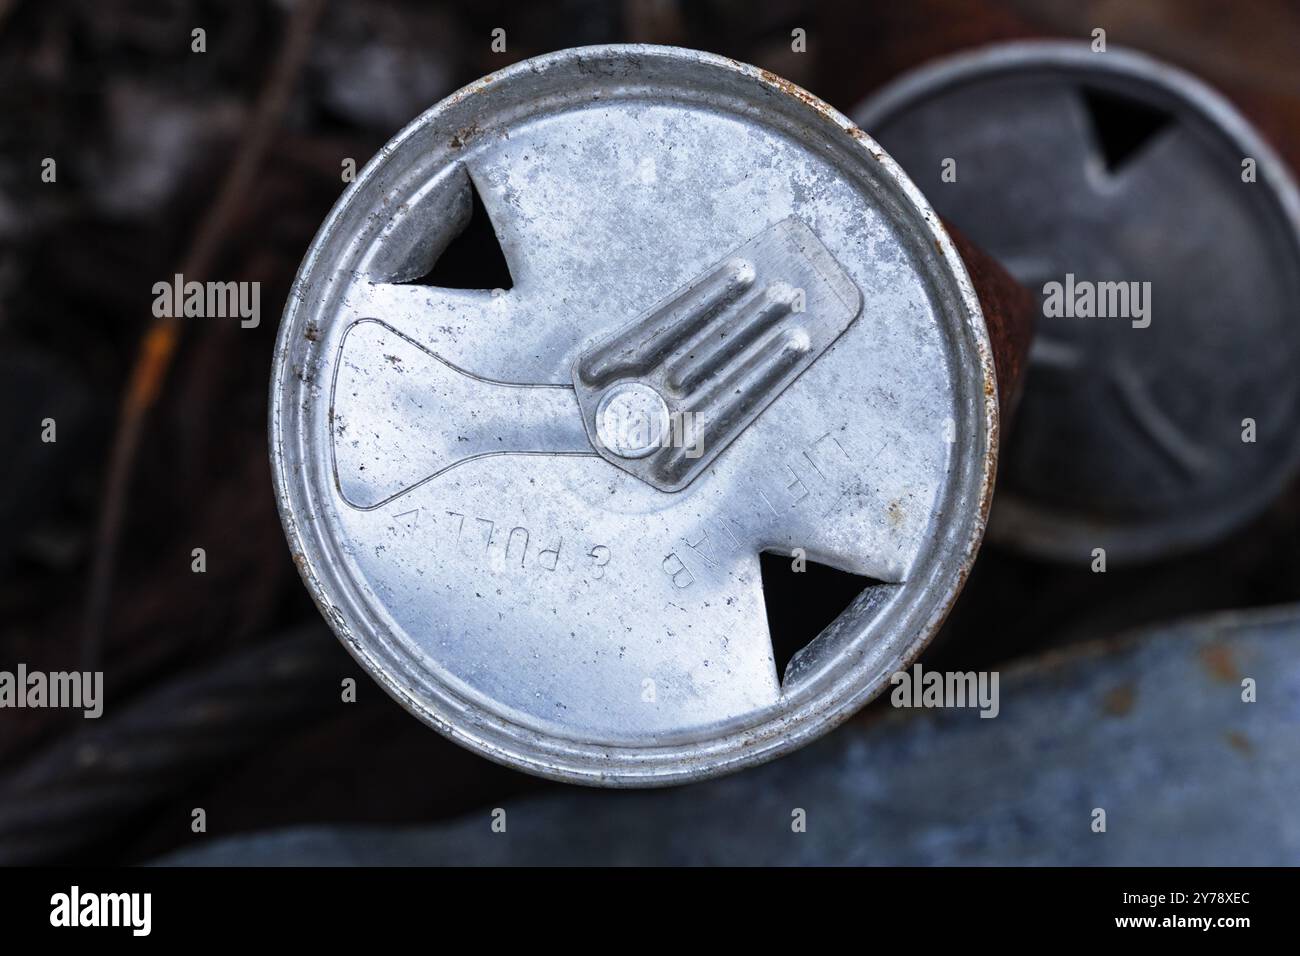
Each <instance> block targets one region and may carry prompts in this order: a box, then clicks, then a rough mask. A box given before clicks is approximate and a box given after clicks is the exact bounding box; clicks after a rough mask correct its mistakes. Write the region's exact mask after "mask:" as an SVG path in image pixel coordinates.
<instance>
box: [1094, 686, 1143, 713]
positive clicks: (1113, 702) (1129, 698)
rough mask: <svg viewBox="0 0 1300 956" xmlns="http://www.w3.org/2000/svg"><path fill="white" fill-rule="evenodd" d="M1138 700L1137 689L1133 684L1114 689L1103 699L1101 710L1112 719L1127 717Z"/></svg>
mask: <svg viewBox="0 0 1300 956" xmlns="http://www.w3.org/2000/svg"><path fill="white" fill-rule="evenodd" d="M1136 700H1137V689H1136V688H1135V687H1134V686H1133V684H1132V683H1125V684H1120V685H1119V686H1118V687H1112V688H1111V689H1110V690H1108V691H1107V692H1106V696H1105V697H1103V698H1102V699H1101V709H1102V710H1104V711H1105V712H1106V713H1107V714H1109V715H1110V716H1112V717H1126V716H1128V714H1129V713H1130V712H1131V711H1132V710H1133V703H1134V701H1136Z"/></svg>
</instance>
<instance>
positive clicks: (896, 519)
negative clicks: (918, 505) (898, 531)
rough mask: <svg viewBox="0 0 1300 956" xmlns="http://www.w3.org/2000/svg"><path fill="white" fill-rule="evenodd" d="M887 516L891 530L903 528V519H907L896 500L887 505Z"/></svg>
mask: <svg viewBox="0 0 1300 956" xmlns="http://www.w3.org/2000/svg"><path fill="white" fill-rule="evenodd" d="M887 514H888V517H889V524H890V526H891V527H893V528H901V527H902V526H903V519H904V518H906V517H907V515H906V514H905V513H904V512H903V504H902V502H901V501H899V500H898V499H897V498H895V499H894V500H893V501H891V502H890V503H889V508H888V509H887Z"/></svg>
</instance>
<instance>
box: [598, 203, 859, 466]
mask: <svg viewBox="0 0 1300 956" xmlns="http://www.w3.org/2000/svg"><path fill="white" fill-rule="evenodd" d="M861 309H862V293H861V292H860V291H859V290H858V287H857V286H856V285H855V284H854V283H853V280H852V279H851V278H849V276H848V274H847V273H846V272H845V271H844V270H843V269H842V268H841V267H840V265H839V263H838V262H836V261H835V258H834V256H832V255H831V252H830V250H829V249H827V248H826V246H825V245H824V244H823V243H822V241H821V240H820V239H819V238H817V235H816V233H814V232H813V231H812V229H810V228H809V227H808V226H807V225H806V224H805V223H804V222H803V221H802V220H800V219H798V218H795V217H793V216H792V217H790V218H788V219H785V220H782V221H781V222H778V223H776V224H775V225H773V226H769V227H768V228H767V229H764V230H763V231H762V232H761V233H759V234H758V235H757V236H755V237H754V238H753V239H751V240H750V241H749V242H747V243H745V245H743V246H741V247H740V248H739V249H737V250H735V251H734V252H733V253H732V254H731V255H729V256H727V257H726V258H725V259H723V260H722V261H721V262H719V263H718V264H717V265H715V266H713V267H712V268H710V269H708V270H706V271H705V272H704V273H702V274H701V275H699V276H697V277H696V278H695V279H693V280H692V281H691V282H690V283H688V284H687V285H686V286H685V287H684V288H683V289H681V290H679V291H678V292H676V293H674V294H673V295H671V296H669V297H668V298H667V299H665V300H664V301H663V302H661V303H659V304H658V305H656V306H654V307H653V308H651V309H650V310H649V311H647V312H645V313H643V314H642V315H641V316H639V317H638V318H636V319H634V320H633V321H632V322H630V323H628V324H627V325H625V326H623V328H621V329H619V330H618V331H617V332H615V333H613V334H612V335H610V336H607V337H606V338H603V339H600V340H597V341H596V342H594V343H593V344H591V345H589V346H588V347H587V348H586V349H584V351H583V353H582V356H581V357H580V358H579V359H578V361H577V362H576V363H575V365H574V370H573V383H574V389H575V391H576V393H577V398H578V405H579V407H580V408H581V409H582V418H583V424H584V425H585V426H586V429H587V434H588V437H589V438H590V439H591V444H592V445H593V447H595V449H596V451H597V452H599V453H600V455H601V456H602V457H603V458H605V460H606V461H608V462H610V463H611V464H614V465H616V466H618V467H619V468H621V469H623V470H624V471H627V472H629V473H631V474H633V475H635V476H636V477H638V478H640V479H642V480H643V481H646V482H648V483H649V484H651V485H653V486H654V487H656V488H658V489H659V490H660V491H680V490H681V489H682V488H685V487H686V486H687V485H689V484H690V483H691V482H692V481H694V480H695V479H696V478H697V477H699V475H700V473H701V472H702V471H703V470H704V469H705V467H707V466H708V464H709V463H710V462H711V461H712V460H713V459H714V458H716V457H717V456H718V455H719V454H721V452H722V450H723V449H725V448H726V447H727V446H728V445H730V444H731V443H732V442H733V441H734V440H735V439H736V438H737V437H738V436H739V435H740V433H741V432H743V431H744V430H745V429H746V428H747V427H748V426H749V424H750V423H751V422H753V421H754V420H755V419H756V418H757V417H758V416H759V415H760V414H762V412H763V410H764V409H765V408H767V406H768V405H770V404H771V403H772V402H773V401H775V400H776V398H777V397H778V396H779V395H780V394H781V393H782V392H783V391H785V389H786V388H787V387H789V385H790V384H791V383H792V382H793V381H794V380H795V379H796V378H798V377H799V376H800V375H802V374H803V373H804V372H805V371H806V370H807V369H808V367H809V366H810V365H812V363H813V362H815V361H816V360H817V359H818V357H819V356H820V355H821V354H822V353H823V352H825V351H826V349H827V348H829V347H830V345H831V343H832V342H834V341H835V340H836V339H837V338H839V336H840V335H841V334H842V333H843V332H844V330H845V329H847V328H848V327H849V325H850V324H852V322H853V320H854V319H855V318H857V315H858V313H859V311H861Z"/></svg>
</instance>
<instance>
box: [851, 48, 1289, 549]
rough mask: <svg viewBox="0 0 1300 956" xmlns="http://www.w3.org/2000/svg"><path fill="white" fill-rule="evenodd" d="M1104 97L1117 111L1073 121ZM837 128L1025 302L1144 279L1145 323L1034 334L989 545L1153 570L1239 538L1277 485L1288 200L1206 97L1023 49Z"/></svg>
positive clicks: (1275, 164) (1187, 80)
mask: <svg viewBox="0 0 1300 956" xmlns="http://www.w3.org/2000/svg"><path fill="white" fill-rule="evenodd" d="M1099 94H1101V95H1105V96H1109V97H1122V99H1121V100H1119V101H1116V102H1117V105H1114V106H1106V105H1101V106H1095V105H1093V106H1090V105H1089V98H1090V97H1092V98H1093V102H1094V103H1095V102H1096V97H1097V96H1098V95H1099ZM1139 108H1140V109H1141V110H1143V111H1146V112H1147V115H1148V118H1147V119H1139V120H1137V121H1136V123H1137V124H1138V126H1137V129H1138V130H1139V131H1140V132H1143V133H1145V134H1146V136H1145V138H1137V137H1135V141H1134V143H1133V149H1132V152H1131V153H1128V154H1127V155H1123V156H1122V157H1121V156H1119V155H1118V154H1112V157H1111V158H1108V155H1107V153H1106V150H1105V149H1104V147H1103V139H1104V136H1103V135H1102V134H1101V133H1099V126H1102V125H1107V124H1108V125H1111V126H1116V125H1120V124H1121V123H1123V122H1126V121H1125V120H1123V119H1122V118H1121V119H1115V118H1114V117H1115V116H1116V113H1115V112H1114V111H1115V110H1124V111H1132V110H1134V109H1139ZM1107 110H1110V111H1111V112H1110V113H1109V114H1108V113H1107ZM1120 115H1121V116H1122V115H1123V114H1120ZM1108 116H1109V118H1108ZM854 117H855V118H856V119H857V120H858V122H859V123H861V124H862V126H863V128H864V129H866V130H867V131H868V132H870V133H871V134H872V135H873V136H876V137H877V138H878V139H879V140H880V142H881V143H882V144H883V145H884V146H885V148H886V149H888V150H889V151H890V153H891V154H892V155H893V156H895V158H897V159H898V161H899V162H900V163H901V164H902V165H903V167H904V168H905V169H907V170H908V172H909V173H910V174H911V175H912V176H913V177H915V179H916V181H917V182H918V183H919V184H920V185H921V186H922V188H923V189H924V190H925V191H926V195H927V196H928V198H929V199H930V200H931V201H932V202H933V203H934V205H935V208H936V209H937V210H938V211H939V213H940V214H941V215H943V216H944V217H945V219H948V220H950V221H952V222H953V223H954V224H955V225H956V226H957V227H958V228H960V229H961V230H963V231H964V232H965V233H967V234H968V235H969V236H970V237H971V239H972V240H974V241H975V242H976V243H977V244H979V245H980V246H981V247H982V248H983V249H984V250H985V251H987V252H988V253H990V254H991V255H993V256H994V257H995V258H997V259H998V260H999V261H1001V262H1002V264H1003V265H1004V266H1006V268H1007V269H1008V271H1010V272H1011V273H1012V274H1013V275H1014V276H1015V277H1016V278H1017V279H1019V280H1020V281H1021V282H1023V283H1025V284H1026V285H1028V286H1029V288H1030V290H1031V291H1032V292H1033V293H1034V295H1035V297H1036V298H1038V300H1039V302H1040V305H1041V302H1042V298H1043V291H1044V290H1043V286H1044V284H1045V283H1046V282H1048V281H1058V282H1064V280H1065V277H1066V274H1067V273H1069V274H1072V275H1074V276H1075V277H1076V278H1077V279H1078V280H1080V281H1085V282H1105V281H1119V282H1149V283H1150V302H1149V308H1150V311H1149V313H1148V316H1147V318H1146V319H1142V320H1140V321H1142V322H1145V321H1148V320H1149V323H1150V324H1149V325H1148V326H1146V327H1141V328H1134V327H1132V324H1131V321H1130V319H1129V318H1127V317H1119V318H1115V317H1109V318H1095V317H1094V318H1078V317H1059V316H1053V317H1047V316H1045V317H1044V318H1042V319H1041V321H1040V322H1039V328H1038V335H1037V338H1036V340H1035V342H1034V346H1033V349H1032V350H1031V352H1030V366H1029V373H1028V377H1027V381H1026V387H1025V394H1024V401H1023V403H1022V405H1021V408H1020V412H1021V414H1020V417H1019V419H1018V420H1017V423H1016V427H1015V428H1014V429H1013V430H1012V431H1011V432H1010V433H1009V435H1008V441H1007V444H1006V447H1005V449H1004V452H1003V456H1002V465H1003V469H1002V475H1001V478H1002V480H1001V482H1000V486H999V496H998V502H997V507H996V508H995V509H994V513H993V516H992V519H991V524H990V536H991V537H992V538H993V539H995V540H998V541H1006V542H1009V543H1011V544H1014V545H1015V546H1016V547H1019V548H1022V549H1025V550H1027V551H1029V552H1031V553H1033V554H1035V555H1040V556H1047V557H1051V558H1056V559H1059V560H1063V561H1086V560H1088V558H1089V556H1090V555H1091V553H1092V549H1093V548H1097V547H1102V548H1105V549H1106V550H1107V552H1108V554H1110V555H1111V556H1112V557H1120V558H1123V559H1134V560H1140V559H1156V558H1164V557H1168V556H1169V555H1171V554H1174V553H1177V552H1181V551H1186V550H1188V549H1190V548H1192V547H1194V546H1197V545H1203V544H1205V543H1207V542H1209V541H1212V540H1214V539H1216V538H1219V537H1222V536H1223V535H1225V534H1226V533H1228V532H1230V531H1232V530H1233V529H1235V528H1237V527H1239V526H1241V525H1242V524H1243V523H1244V522H1246V521H1247V520H1249V519H1250V518H1251V517H1253V516H1254V515H1256V514H1258V512H1259V511H1260V510H1262V509H1263V508H1264V507H1265V506H1266V505H1267V504H1268V503H1269V502H1270V501H1272V500H1273V499H1274V498H1275V497H1276V496H1277V494H1278V493H1279V492H1280V491H1281V490H1282V488H1283V487H1284V485H1285V483H1286V482H1287V481H1288V480H1289V479H1291V478H1292V477H1294V475H1295V471H1296V465H1297V462H1298V461H1300V427H1298V426H1300V379H1298V378H1297V377H1296V375H1295V374H1294V371H1293V369H1294V367H1295V363H1296V362H1297V361H1298V360H1300V322H1297V321H1296V308H1295V303H1296V301H1297V300H1298V299H1300V193H1297V191H1296V187H1295V184H1294V182H1293V180H1292V177H1291V174H1290V172H1289V171H1288V169H1287V167H1286V165H1285V164H1284V163H1283V161H1282V159H1281V158H1280V157H1278V156H1277V155H1276V154H1275V153H1274V152H1273V150H1272V149H1270V148H1269V147H1268V146H1267V145H1266V144H1265V143H1264V141H1263V140H1262V139H1261V137H1260V136H1259V134H1258V133H1257V132H1256V131H1255V130H1254V128H1253V127H1252V126H1251V125H1250V124H1249V123H1248V122H1247V121H1246V119H1244V118H1243V117H1242V116H1241V114H1240V113H1238V112H1237V110H1236V109H1235V108H1234V107H1233V106H1232V105H1231V104H1229V103H1228V101H1227V100H1226V99H1224V98H1223V97H1222V96H1221V95H1220V94H1219V93H1217V92H1215V91H1214V90H1212V89H1211V88H1210V87H1208V86H1207V85H1206V84H1205V83H1203V82H1202V81H1200V80H1199V79H1197V78H1195V77H1193V76H1192V75H1190V74H1188V73H1185V72H1183V71H1181V70H1178V69H1175V68H1174V67H1171V66H1169V65H1167V64H1164V63H1162V62H1160V61H1158V60H1155V59H1153V58H1150V57H1148V56H1146V55H1144V54H1140V53H1137V52H1131V51H1126V50H1122V49H1117V48H1114V47H1112V48H1111V49H1109V50H1107V51H1106V52H1105V53H1104V54H1095V53H1093V52H1092V51H1091V49H1090V48H1089V46H1088V44H1086V43H1081V42H1073V41H1029V42H1018V43H1003V44H993V45H990V46H987V47H981V48H976V49H974V50H971V51H967V52H963V53H960V54H957V55H954V56H949V57H946V58H941V59H939V60H935V61H933V62H931V63H928V64H926V65H924V66H921V67H920V68H918V69H915V70H913V71H911V72H909V73H906V74H904V75H902V76H900V77H898V78H897V79H895V80H894V81H893V82H891V83H890V84H889V85H887V86H886V87H884V88H882V89H881V90H879V91H878V92H876V93H875V94H873V95H872V97H870V98H869V99H868V100H867V101H866V102H864V103H863V104H861V105H860V106H859V107H858V108H857V109H855V110H854ZM1142 123H1148V124H1150V125H1149V127H1148V128H1146V129H1142V127H1141V125H1140V124H1142ZM949 157H951V158H954V159H956V161H957V171H958V172H957V178H956V181H955V182H944V181H942V179H941V171H942V168H943V167H942V163H943V161H944V159H945V158H949ZM1243 157H1250V158H1252V159H1254V160H1255V161H1256V163H1257V181H1256V182H1255V183H1249V184H1248V183H1243V182H1242V178H1241V175H1242V165H1241V164H1242V159H1243ZM1246 418H1251V419H1253V420H1254V421H1255V423H1256V429H1257V432H1256V441H1255V442H1254V443H1245V442H1243V441H1242V437H1241V436H1242V428H1243V420H1244V419H1246Z"/></svg>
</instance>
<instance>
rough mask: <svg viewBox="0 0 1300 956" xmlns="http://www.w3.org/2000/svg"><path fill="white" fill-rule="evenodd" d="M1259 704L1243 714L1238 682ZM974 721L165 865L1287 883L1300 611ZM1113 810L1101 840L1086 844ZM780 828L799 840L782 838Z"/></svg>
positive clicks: (882, 723) (1186, 643) (1017, 678)
mask: <svg viewBox="0 0 1300 956" xmlns="http://www.w3.org/2000/svg"><path fill="white" fill-rule="evenodd" d="M1246 677H1253V678H1254V679H1255V681H1256V682H1257V701H1256V702H1255V703H1244V702H1243V701H1242V699H1241V694H1242V687H1241V681H1242V680H1243V678H1246ZM1000 692H1001V693H1000V697H1001V708H1000V713H999V716H998V717H996V718H994V719H981V718H979V717H978V716H977V713H976V712H975V711H956V710H945V711H927V712H914V713H907V712H899V713H895V714H890V715H889V716H887V717H885V718H883V719H880V720H878V721H876V722H874V723H870V724H867V725H866V726H863V725H858V724H852V725H849V726H847V727H844V728H842V729H841V730H840V731H838V732H837V733H836V734H834V735H833V736H832V737H830V738H828V739H826V740H823V741H820V742H818V743H817V744H814V745H813V746H810V747H808V748H806V749H805V750H803V751H802V752H801V753H799V754H796V755H793V756H791V757H788V758H786V759H784V760H780V761H777V762H775V763H773V764H771V765H768V766H765V767H760V768H756V769H753V770H748V771H745V772H744V773H741V774H737V775H734V776H731V777H728V778H726V779H723V780H714V781H709V782H706V783H701V784H696V785H692V786H689V787H681V788H677V789H674V790H671V791H662V792H650V793H639V794H594V793H575V792H567V793H558V794H553V795H550V796H547V797H543V798H535V799H525V800H510V801H505V802H504V803H503V804H502V806H503V808H504V809H505V810H506V832H505V833H493V832H492V831H491V828H490V823H491V817H490V815H489V810H488V808H484V809H483V810H482V811H481V812H478V813H475V814H473V815H471V816H468V817H466V818H463V819H461V820H458V821H456V822H453V823H451V824H447V825H444V826H440V827H429V828H409V829H389V828H382V827H303V828H294V829H287V830H280V831H273V832H268V833H265V834H260V835H252V836H246V837H237V838H231V839H227V840H223V841H219V842H216V843H214V844H211V845H209V846H204V847H200V848H196V849H191V850H187V851H184V852H182V853H178V854H175V855H173V856H171V857H168V858H165V859H164V860H163V861H162V862H164V863H170V864H175V865H284V864H303V865H312V864H315V865H344V864H370V865H387V864H417V865H418V864H557V863H572V864H602V863H603V864H649V865H654V864H660V865H676V864H724V863H725V864H737V865H746V864H768V865H771V864H832V865H833V864H855V865H856V864H882V865H930V864H939V865H983V864H990V865H1139V866H1164V865H1183V866H1195V865H1246V866H1253V865H1292V866H1293V865H1295V864H1296V863H1297V862H1298V861H1300V804H1298V803H1297V801H1296V799H1295V795H1296V792H1297V790H1298V789H1300V770H1298V769H1297V768H1300V607H1297V606H1290V607H1279V608H1271V609H1264V610H1257V611H1250V612H1230V613H1227V614H1220V615H1214V616H1210V617H1207V618H1201V619H1196V620H1193V621H1189V622H1186V623H1183V624H1178V625H1169V626H1164V627H1162V628H1159V629H1155V630H1152V631H1148V632H1143V633H1141V634H1139V635H1136V636H1132V637H1130V638H1128V639H1126V640H1121V641H1117V642H1115V643H1113V644H1104V643H1098V644H1094V645H1084V646H1082V647H1079V648H1076V649H1074V650H1072V651H1071V652H1069V653H1066V654H1059V655H1053V656H1050V657H1048V658H1045V659H1042V660H1040V661H1033V662H1030V663H1028V664H1026V665H1022V666H1020V667H1018V668H1015V669H1013V670H1010V671H1007V672H1005V673H1003V675H1002V680H1001V685H1000ZM1097 807H1101V808H1103V809H1105V810H1106V814H1107V819H1106V824H1107V826H1106V832H1105V833H1094V832H1093V831H1092V829H1091V822H1092V811H1093V809H1094V808H1097ZM793 808H802V809H803V810H804V811H805V813H806V820H807V831H806V832H805V833H801V834H795V833H793V832H792V830H791V819H792V817H791V813H792V809H793Z"/></svg>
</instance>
